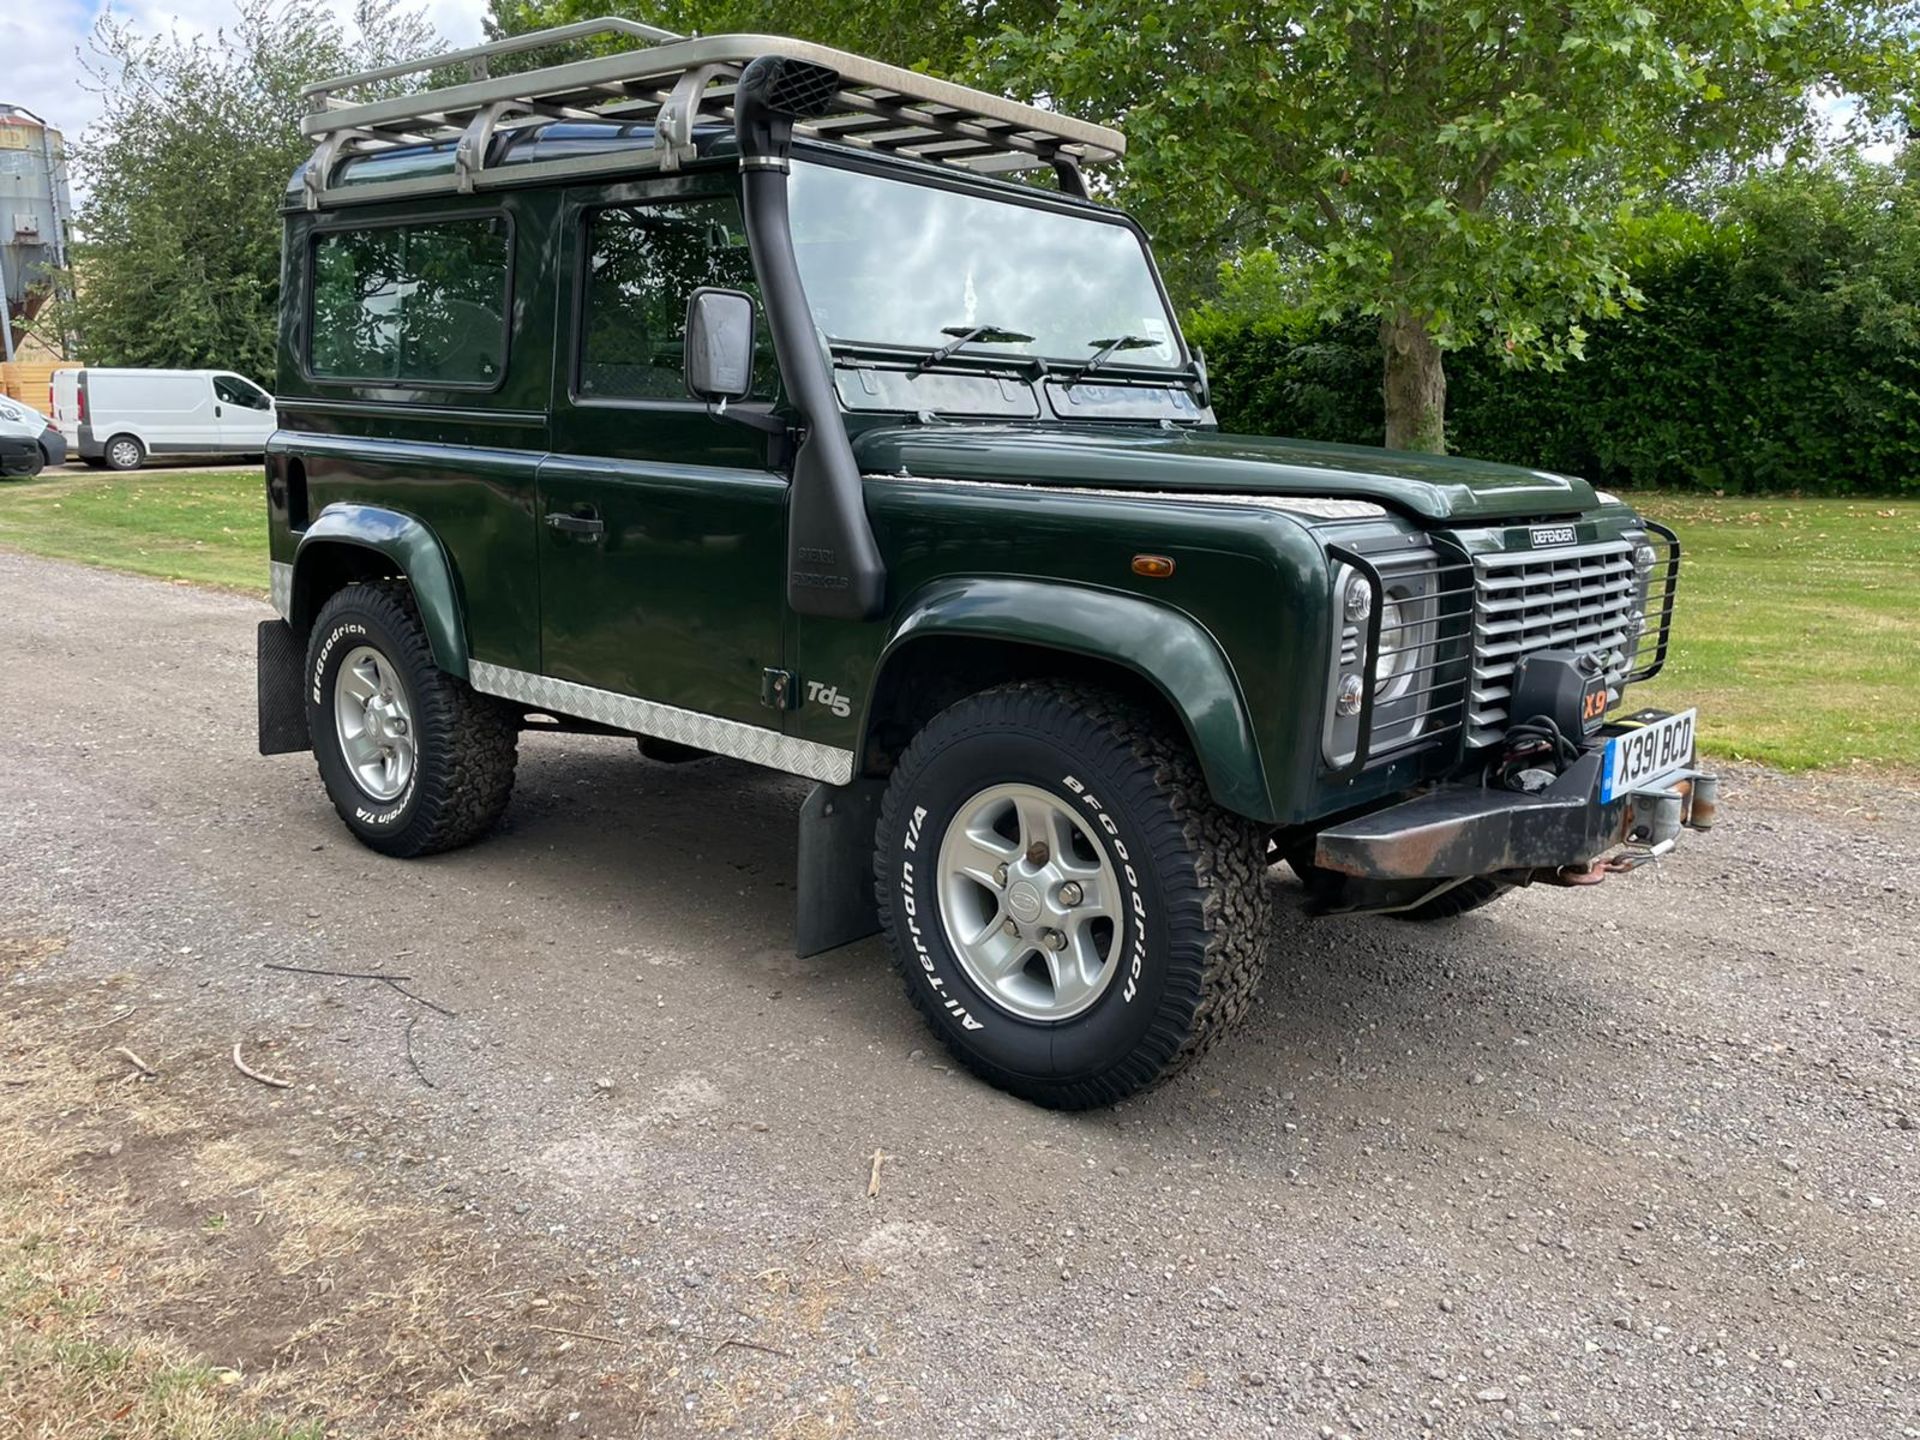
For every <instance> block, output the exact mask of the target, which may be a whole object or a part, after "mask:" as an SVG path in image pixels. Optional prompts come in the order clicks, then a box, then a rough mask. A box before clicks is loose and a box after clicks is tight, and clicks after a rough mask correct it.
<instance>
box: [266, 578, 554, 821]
mask: <svg viewBox="0 0 1920 1440" xmlns="http://www.w3.org/2000/svg"><path fill="white" fill-rule="evenodd" d="M304 683H305V687H306V702H307V732H308V734H310V735H311V736H312V737H313V753H314V759H315V761H316V762H317V763H318V765H319V768H320V779H321V781H322V782H323V783H324V784H325V785H326V787H327V795H328V797H329V798H330V799H331V800H332V801H333V808H334V809H335V810H337V811H338V812H339V814H340V818H341V819H342V820H344V821H345V822H346V825H347V828H348V829H349V830H351V831H353V833H354V835H355V836H357V837H358V838H359V840H360V841H361V843H363V844H365V845H367V846H368V847H369V848H371V849H374V850H378V851H379V852H380V853H381V854H383V855H396V856H401V857H406V858H411V857H414V856H419V855H432V854H435V853H436V852H438V851H441V850H451V849H454V848H455V847H457V846H461V845H465V844H468V843H469V842H471V841H473V840H477V839H479V838H480V836H482V835H484V834H485V833H486V832H487V831H488V830H490V829H492V828H493V825H494V822H495V821H496V820H498V819H499V818H500V813H501V812H502V811H503V810H505V809H506V806H507V800H508V797H509V796H511V795H512V793H513V770H514V764H515V761H516V759H517V755H518V749H517V745H518V730H517V728H516V725H515V720H514V717H513V715H512V714H511V713H510V712H509V711H507V710H506V709H505V708H504V707H503V706H501V705H500V704H499V702H497V701H495V700H492V699H490V698H489V697H487V696H485V695H481V694H479V693H478V692H477V691H475V690H474V689H473V688H472V687H471V686H469V685H468V684H467V683H466V682H465V681H463V680H458V679H455V678H454V677H453V676H451V675H449V674H447V673H446V672H445V671H444V670H442V669H440V667H439V666H438V665H436V664H435V663H434V659H433V651H432V648H431V647H430V646H429V645H428V643H427V636H426V631H425V630H424V628H423V627H422V626H421V624H420V615H419V611H418V610H417V609H416V608H415V606H414V603H413V592H412V591H411V590H410V589H408V587H407V586H406V585H405V584H404V583H402V582H390V583H383V584H374V585H364V584H363V585H349V586H347V587H346V588H345V589H343V590H341V591H339V592H338V593H337V594H335V595H334V596H333V598H332V599H330V600H328V601H327V603H326V604H325V605H324V606H323V607H322V608H321V611H320V617H319V619H318V620H316V621H315V622H314V626H313V631H312V634H311V635H310V636H309V637H308V640H307V669H306V679H305V682H304Z"/></svg>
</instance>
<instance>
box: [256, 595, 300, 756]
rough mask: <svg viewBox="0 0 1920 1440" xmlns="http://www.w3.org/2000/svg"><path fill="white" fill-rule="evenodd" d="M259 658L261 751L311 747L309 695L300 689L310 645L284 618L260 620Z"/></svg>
mask: <svg viewBox="0 0 1920 1440" xmlns="http://www.w3.org/2000/svg"><path fill="white" fill-rule="evenodd" d="M256 659H257V664H258V673H257V685H258V695H257V698H258V700H259V707H260V753H261V754H262V755H291V754H293V753H294V752H295V751H298V750H311V749H312V748H313V740H312V738H311V737H310V736H309V735H308V734H307V699H306V696H304V695H303V694H301V693H300V685H301V680H302V678H303V676H304V674H305V671H306V668H307V647H306V646H305V645H303V644H302V643H301V641H300V637H299V636H298V635H297V634H295V633H294V629H293V627H292V626H291V625H289V624H287V622H286V621H284V620H262V621H261V622H260V631H259V639H258V642H257V650H256Z"/></svg>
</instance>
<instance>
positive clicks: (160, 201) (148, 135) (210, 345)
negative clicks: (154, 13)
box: [73, 0, 440, 380]
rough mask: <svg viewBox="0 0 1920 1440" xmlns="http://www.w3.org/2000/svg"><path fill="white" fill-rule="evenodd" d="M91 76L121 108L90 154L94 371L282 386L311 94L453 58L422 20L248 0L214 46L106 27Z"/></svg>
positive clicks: (80, 151)
mask: <svg viewBox="0 0 1920 1440" xmlns="http://www.w3.org/2000/svg"><path fill="white" fill-rule="evenodd" d="M91 45H92V50H93V55H92V58H91V63H90V67H89V68H90V70H91V72H92V74H93V76H94V78H95V81H96V82H97V83H98V84H99V85H100V87H101V89H102V90H103V92H104V95H105V99H106V107H105V111H104V113H103V115H102V116H101V118H100V120H99V121H98V122H97V123H96V124H95V125H93V126H92V127H90V128H89V129H88V131H87V133H86V134H85V135H84V136H83V137H82V139H81V141H80V143H79V144H78V145H77V146H76V147H75V156H76V161H77V164H78V168H79V171H80V173H81V176H82V178H83V179H84V180H85V182H86V184H87V187H88V188H87V192H86V196H85V198H84V199H83V200H82V201H81V204H80V206H79V213H78V215H77V217H76V229H77V230H78V232H79V234H80V236H81V239H80V240H79V242H78V243H77V244H76V245H75V247H74V270H75V276H76V285H75V290H76V295H75V304H74V307H73V318H74V321H75V328H76V330H77V331H78V334H79V341H80V353H81V356H82V358H84V359H85V360H86V361H87V362H88V363H89V364H96V365H136V366H161V367H172V366H180V367H202V366H205V367H217V368H220V369H231V370H238V371H242V372H244V373H246V374H249V375H253V376H255V377H257V378H259V379H263V380H270V379H271V377H272V375H273V372H274V333H275V328H276V325H277V320H278V307H279V296H280V217H279V214H278V211H279V207H280V204H281V202H282V198H283V197H284V195H285V193H286V188H287V181H288V179H289V177H290V176H292V174H293V173H294V171H295V169H296V168H297V167H298V166H299V165H300V164H301V163H302V162H303V161H304V160H305V159H306V158H307V156H308V154H309V153H310V152H311V148H312V147H311V146H310V145H309V144H308V143H307V142H306V141H304V140H302V139H301V137H300V116H301V114H302V113H303V112H304V109H305V106H304V104H303V102H302V101H301V99H300V89H301V87H302V86H304V85H307V84H310V83H312V82H313V81H315V80H319V79H323V78H325V77H326V76H328V75H336V74H340V73H342V72H344V71H348V70H355V69H363V68H373V67H377V66H381V65H386V64H391V63H394V62H396V61H399V60H403V59H411V58H414V57H417V56H419V55H421V54H425V53H430V52H431V51H432V50H434V49H437V48H440V44H439V39H438V37H437V36H436V35H435V34H434V32H433V29H432V27H431V26H430V25H428V23H427V22H426V20H425V19H424V17H423V16H422V15H421V14H420V13H419V12H417V11H413V10H408V9H403V8H401V7H400V5H399V4H398V3H397V0H360V3H359V5H358V6H357V7H356V10H355V12H354V16H353V19H352V21H351V22H350V24H349V25H348V26H344V27H343V26H342V25H341V24H340V23H339V22H338V21H337V20H335V19H334V17H333V15H332V14H331V12H330V11H329V10H328V9H327V7H326V6H325V4H324V3H323V0H240V3H238V5H237V6H236V10H235V15H234V20H233V23H232V25H231V26H228V27H224V28H222V29H220V30H217V31H215V32H214V33H213V34H212V35H211V36H207V37H191V38H189V37H182V36H180V35H178V34H164V35H143V34H141V33H140V32H139V31H137V30H135V29H134V28H133V26H132V25H131V24H129V23H128V22H126V21H123V20H120V19H118V18H117V17H115V16H114V14H113V12H112V11H110V10H109V11H105V12H103V13H102V15H101V17H100V19H99V21H98V22H97V23H96V24H95V27H94V31H93V36H92V40H91Z"/></svg>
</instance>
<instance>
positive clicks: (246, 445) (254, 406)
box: [213, 375, 273, 455]
mask: <svg viewBox="0 0 1920 1440" xmlns="http://www.w3.org/2000/svg"><path fill="white" fill-rule="evenodd" d="M213 413H214V418H215V419H217V420H218V421H219V422H220V448H221V449H222V450H227V451H231V452H233V453H235V454H240V455H258V454H260V453H262V452H263V451H265V450H266V448H267V437H268V436H269V435H271V434H273V397H272V396H271V395H269V394H267V392H266V391H264V390H262V389H261V388H260V387H259V386H258V385H256V384H254V383H253V382H252V381H251V380H243V379H242V378H241V377H240V376H238V375H216V376H214V377H213Z"/></svg>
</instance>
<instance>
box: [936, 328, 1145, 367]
mask: <svg viewBox="0 0 1920 1440" xmlns="http://www.w3.org/2000/svg"><path fill="white" fill-rule="evenodd" d="M940 333H941V334H942V335H951V336H953V337H954V338H953V341H952V342H951V343H950V344H946V345H942V346H941V347H940V348H939V349H938V350H934V351H931V352H929V353H928V354H927V355H926V356H925V357H924V358H923V359H922V360H921V361H920V363H919V364H918V365H915V366H914V367H913V373H914V374H916V375H924V374H925V373H926V372H927V371H929V370H931V369H932V368H933V367H934V366H936V365H938V364H939V363H940V362H941V361H943V360H950V359H952V358H953V357H954V356H955V355H958V354H959V353H960V352H961V351H962V350H964V349H966V348H967V346H969V345H973V344H976V343H978V342H979V341H982V340H984V341H986V342H987V343H988V344H989V345H1019V344H1022V343H1023V342H1025V341H1028V340H1031V339H1033V336H1031V335H1022V334H1021V333H1020V332H1019V331H1018V330H1003V329H1001V328H1000V326H998V325H942V326H941V327H940ZM1148 343H1149V344H1151V343H1152V342H1151V341H1149V342H1148Z"/></svg>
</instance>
